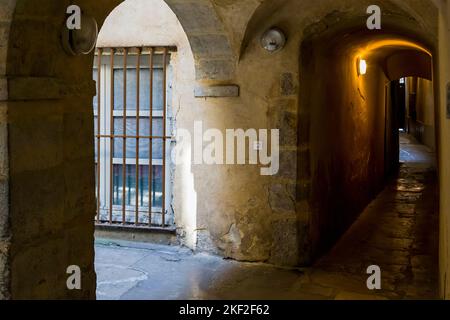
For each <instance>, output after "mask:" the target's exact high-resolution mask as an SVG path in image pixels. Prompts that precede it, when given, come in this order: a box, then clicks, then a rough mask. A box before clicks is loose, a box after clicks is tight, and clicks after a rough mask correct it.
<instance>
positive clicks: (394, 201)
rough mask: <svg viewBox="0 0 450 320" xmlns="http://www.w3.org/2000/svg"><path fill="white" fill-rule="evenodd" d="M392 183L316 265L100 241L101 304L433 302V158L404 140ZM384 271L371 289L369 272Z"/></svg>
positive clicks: (435, 277)
mask: <svg viewBox="0 0 450 320" xmlns="http://www.w3.org/2000/svg"><path fill="white" fill-rule="evenodd" d="M401 145H402V152H401V162H402V165H401V168H400V172H399V175H398V177H397V178H396V179H393V180H392V182H391V183H390V184H389V185H388V186H387V187H386V189H385V190H384V191H383V192H382V193H381V194H380V195H379V196H378V198H377V199H376V200H375V201H374V202H373V203H372V204H370V205H369V206H368V208H367V209H366V210H365V211H364V213H363V214H362V215H361V217H360V219H359V220H358V221H357V222H356V223H355V224H354V225H353V226H352V228H351V229H350V230H349V231H348V232H347V234H346V235H345V236H344V237H343V238H342V239H341V240H340V241H339V243H338V244H337V245H336V247H335V248H334V249H333V250H331V252H330V253H329V254H327V255H326V256H325V257H324V258H323V259H321V260H320V261H319V262H318V263H317V264H316V265H315V266H314V267H312V268H309V269H304V270H287V269H279V268H274V267H272V266H269V265H264V264H249V263H238V262H235V261H230V260H223V259H221V258H219V257H215V256H210V255H206V254H192V253H191V252H190V251H189V250H187V249H183V248H179V247H169V246H158V245H150V244H142V243H132V242H123V241H112V240H111V241H110V240H105V239H97V245H96V269H97V275H98V291H97V295H98V298H99V299H108V300H115V299H124V300H127V299H137V300H144V299H145V300H146V299H157V300H164V299H338V300H340V299H342V300H347V299H363V300H366V299H435V298H437V296H438V291H437V283H438V267H437V265H438V261H437V254H438V233H437V232H438V216H437V203H438V199H437V186H436V178H435V170H434V155H433V153H431V152H430V151H429V150H428V149H427V148H426V147H424V146H421V145H419V144H417V143H416V142H415V141H414V140H413V139H411V138H410V137H408V136H406V135H403V136H402V138H401ZM370 265H378V266H380V268H381V270H382V290H380V291H377V292H373V291H369V290H368V289H367V286H366V281H367V278H368V275H367V274H366V269H367V267H368V266H370Z"/></svg>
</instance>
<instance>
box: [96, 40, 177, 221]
mask: <svg viewBox="0 0 450 320" xmlns="http://www.w3.org/2000/svg"><path fill="white" fill-rule="evenodd" d="M174 51H175V49H174V48H170V47H158V48H156V47H148V48H147V47H141V48H98V49H97V51H96V58H95V63H94V71H93V78H94V80H95V81H96V83H97V95H96V96H95V97H94V120H95V121H94V122H95V124H94V126H95V159H96V193H97V217H96V222H97V223H99V224H109V225H112V226H114V225H125V226H132V227H146V228H155V227H162V228H167V227H171V226H173V224H174V217H173V212H172V210H171V206H170V204H171V190H172V188H171V183H170V182H171V181H172V179H171V174H172V170H171V162H170V161H168V159H170V157H169V156H170V153H171V148H172V144H173V139H172V136H173V134H172V133H173V123H172V114H171V110H172V109H171V98H172V77H171V74H172V72H171V71H172V70H171V64H170V57H171V53H172V52H174Z"/></svg>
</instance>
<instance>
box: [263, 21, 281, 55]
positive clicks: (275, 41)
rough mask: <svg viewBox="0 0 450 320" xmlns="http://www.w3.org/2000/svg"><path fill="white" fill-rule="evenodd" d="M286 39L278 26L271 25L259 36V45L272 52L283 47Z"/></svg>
mask: <svg viewBox="0 0 450 320" xmlns="http://www.w3.org/2000/svg"><path fill="white" fill-rule="evenodd" d="M286 41H287V39H286V35H285V34H284V32H283V31H282V30H281V29H279V28H276V27H273V28H270V29H269V30H267V31H266V32H264V34H263V36H262V38H261V46H262V47H263V48H264V49H266V50H267V51H269V52H270V53H274V52H277V51H280V50H281V49H283V48H284V46H285V45H286Z"/></svg>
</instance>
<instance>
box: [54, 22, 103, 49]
mask: <svg viewBox="0 0 450 320" xmlns="http://www.w3.org/2000/svg"><path fill="white" fill-rule="evenodd" d="M97 37H98V25H97V21H96V20H95V19H94V18H93V17H91V16H88V15H84V14H82V15H81V27H80V29H73V30H70V29H68V28H67V26H64V28H63V31H62V44H63V47H64V50H65V51H66V52H67V53H68V54H70V55H74V56H75V55H81V54H89V53H91V52H92V50H94V48H95V45H96V43H97Z"/></svg>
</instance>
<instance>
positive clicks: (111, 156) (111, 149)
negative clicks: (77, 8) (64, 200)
mask: <svg viewBox="0 0 450 320" xmlns="http://www.w3.org/2000/svg"><path fill="white" fill-rule="evenodd" d="M115 54H116V53H115V50H114V49H113V48H111V57H110V59H111V62H110V63H111V76H110V77H111V79H110V80H111V81H110V83H111V91H110V113H111V117H110V128H111V129H110V130H111V132H110V135H111V139H110V146H109V160H110V168H109V170H110V172H109V177H110V178H109V181H110V185H109V223H110V224H112V223H113V203H114V199H113V194H114V163H113V161H114V55H115Z"/></svg>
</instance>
